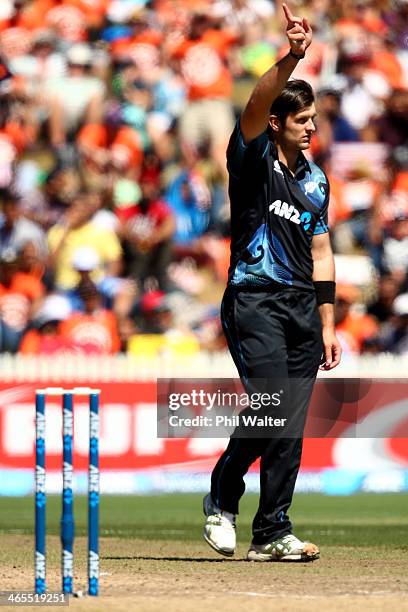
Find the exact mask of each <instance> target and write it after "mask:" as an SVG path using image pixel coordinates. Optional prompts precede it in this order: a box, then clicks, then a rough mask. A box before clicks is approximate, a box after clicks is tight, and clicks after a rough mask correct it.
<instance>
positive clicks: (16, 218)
mask: <svg viewBox="0 0 408 612" xmlns="http://www.w3.org/2000/svg"><path fill="white" fill-rule="evenodd" d="M0 201H1V217H0V252H2V251H4V250H6V249H12V250H14V251H15V252H16V253H18V252H19V251H20V250H21V248H22V247H23V246H24V245H25V244H26V243H27V242H34V243H35V244H36V245H37V247H38V248H39V249H40V251H41V253H42V255H44V254H45V253H46V251H47V247H46V241H45V234H44V232H43V231H42V229H41V228H40V226H39V225H37V224H36V223H34V222H33V221H29V220H28V219H26V218H25V217H24V216H23V215H22V213H21V210H20V205H19V200H18V199H17V197H16V196H15V195H14V194H13V193H11V192H10V191H4V190H3V191H0Z"/></svg>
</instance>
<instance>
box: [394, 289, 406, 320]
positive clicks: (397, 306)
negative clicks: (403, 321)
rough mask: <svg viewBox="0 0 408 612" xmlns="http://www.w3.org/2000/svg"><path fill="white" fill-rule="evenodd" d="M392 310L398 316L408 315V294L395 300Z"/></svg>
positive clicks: (403, 294)
mask: <svg viewBox="0 0 408 612" xmlns="http://www.w3.org/2000/svg"><path fill="white" fill-rule="evenodd" d="M392 309H393V311H394V313H395V314H396V315H399V316H404V315H408V293H402V294H401V295H398V296H397V297H396V298H395V300H394V303H393V305H392Z"/></svg>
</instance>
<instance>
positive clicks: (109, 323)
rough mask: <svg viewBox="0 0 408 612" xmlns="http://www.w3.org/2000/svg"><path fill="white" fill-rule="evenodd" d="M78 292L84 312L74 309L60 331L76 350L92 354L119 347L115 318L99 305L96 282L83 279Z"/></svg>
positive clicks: (108, 352) (112, 350) (99, 298)
mask: <svg viewBox="0 0 408 612" xmlns="http://www.w3.org/2000/svg"><path fill="white" fill-rule="evenodd" d="M78 294H79V297H80V299H81V300H82V302H83V304H84V311H83V312H81V311H74V312H73V313H72V314H71V315H70V316H69V317H68V318H67V319H65V320H64V321H63V322H62V323H61V334H62V336H63V337H64V338H65V340H66V341H67V342H68V343H69V344H70V345H72V346H74V347H75V348H76V349H77V350H79V351H81V352H85V353H92V354H98V355H101V354H111V353H116V352H118V351H119V349H120V339H119V334H118V328H117V321H116V317H115V315H114V314H113V312H111V311H110V310H106V309H105V308H103V307H102V296H101V294H100V293H99V291H98V289H97V287H96V285H95V284H94V283H93V282H92V281H90V280H83V281H82V282H81V283H80V284H79V286H78Z"/></svg>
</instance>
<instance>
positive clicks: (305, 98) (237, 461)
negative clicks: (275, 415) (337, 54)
mask: <svg viewBox="0 0 408 612" xmlns="http://www.w3.org/2000/svg"><path fill="white" fill-rule="evenodd" d="M283 11H284V13H285V17H286V20H287V32H286V34H287V37H288V40H289V45H290V51H289V52H288V54H287V55H286V56H285V57H284V58H283V59H281V60H280V61H279V62H277V64H275V65H274V66H272V67H271V68H270V69H269V70H268V71H267V72H266V73H265V74H264V75H263V76H262V77H261V78H260V80H259V81H258V83H257V85H256V86H255V89H254V91H253V92H252V94H251V97H250V99H249V101H248V103H247V105H246V107H245V109H244V111H243V112H242V114H241V116H240V118H239V120H238V121H237V124H236V126H235V129H234V131H233V133H232V136H231V139H230V142H229V145H228V150H227V167H228V172H229V195H230V201H231V265H230V269H229V280H228V286H227V289H226V292H225V295H224V298H223V302H222V307H221V317H222V323H223V329H224V333H225V335H226V338H227V341H228V346H229V349H230V351H231V354H232V357H233V359H234V361H235V364H236V366H237V369H238V372H239V374H240V377H241V380H242V381H243V384H244V386H246V388H248V386H249V385H250V381H251V380H252V379H258V380H259V379H264V380H270V381H273V379H281V380H282V379H284V378H286V379H287V380H289V382H290V380H291V379H292V382H294V381H293V379H296V384H293V385H291V388H292V387H293V389H292V394H291V406H290V407H289V408H292V407H293V408H294V409H296V415H297V417H296V418H298V419H299V420H300V426H301V430H300V434H299V435H298V436H290V437H284V432H283V433H282V436H281V437H279V436H273V437H267V438H262V437H260V438H245V437H244V438H243V437H236V436H234V435H232V436H231V439H230V442H229V444H228V447H227V449H226V451H225V452H224V453H223V455H222V456H221V457H220V459H219V461H218V462H217V464H216V466H215V468H214V471H213V473H212V478H211V492H210V493H209V494H208V495H207V496H206V497H205V498H204V514H205V515H206V517H207V518H206V524H205V527H204V538H205V540H206V541H207V542H208V544H209V545H210V546H212V548H214V549H215V550H216V551H217V552H219V553H220V554H222V555H226V556H232V555H233V554H234V552H235V545H236V534H235V516H236V514H238V504H239V500H240V498H241V496H242V494H243V493H244V490H245V484H244V480H243V477H244V475H245V474H246V472H247V471H248V469H249V466H250V465H251V464H252V463H253V462H254V461H255V460H256V459H257V458H259V457H260V459H261V463H260V500H259V508H258V511H257V513H256V516H255V518H254V520H253V526H252V532H253V538H252V543H251V546H250V548H249V551H248V555H247V558H248V559H249V560H253V561H272V560H273V561H308V560H313V559H316V558H318V556H319V549H318V547H317V546H316V545H315V544H312V543H310V542H303V541H301V540H300V539H299V538H298V537H296V536H295V535H294V534H293V533H292V524H291V522H290V520H289V517H288V514H287V512H288V508H289V506H290V504H291V501H292V496H293V491H294V486H295V482H296V477H297V473H298V470H299V465H300V459H301V452H302V435H303V425H304V420H305V417H306V412H307V408H308V404H309V400H310V396H311V393H312V390H313V385H314V381H315V378H316V375H317V371H318V369H319V366H320V368H322V369H324V370H331V369H332V368H334V367H336V366H337V365H338V364H339V362H340V356H341V349H340V344H339V342H338V340H337V338H336V334H335V327H334V306H333V304H334V299H335V280H334V278H335V270H334V260H333V254H332V250H331V246H330V239H329V234H328V226H327V209H328V204H329V184H328V180H327V177H326V175H325V174H324V172H323V171H322V170H321V169H320V168H319V167H318V166H317V165H316V164H314V163H313V162H311V161H308V160H307V159H306V157H305V156H304V155H303V151H305V150H306V149H308V148H309V145H310V139H311V137H312V135H313V133H314V132H315V130H316V127H315V119H316V108H315V103H314V95H313V91H312V88H311V87H310V85H309V84H308V83H306V82H305V81H302V80H289V79H290V76H291V74H292V72H293V70H294V69H295V67H296V66H297V64H298V62H301V61H302V59H303V58H304V57H305V54H306V51H307V48H308V47H309V46H310V44H311V42H312V30H311V28H310V26H309V24H308V22H307V20H306V19H304V18H301V17H295V16H293V15H292V13H291V11H290V9H289V8H288V6H287V5H286V4H283Z"/></svg>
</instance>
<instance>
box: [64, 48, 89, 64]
mask: <svg viewBox="0 0 408 612" xmlns="http://www.w3.org/2000/svg"><path fill="white" fill-rule="evenodd" d="M92 58H93V53H92V49H91V47H90V46H89V45H86V44H85V43H77V44H75V45H72V47H71V48H70V49H68V51H67V60H68V62H69V63H70V64H75V65H77V66H87V65H89V64H91V63H92Z"/></svg>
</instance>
